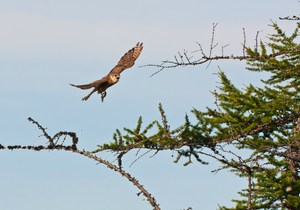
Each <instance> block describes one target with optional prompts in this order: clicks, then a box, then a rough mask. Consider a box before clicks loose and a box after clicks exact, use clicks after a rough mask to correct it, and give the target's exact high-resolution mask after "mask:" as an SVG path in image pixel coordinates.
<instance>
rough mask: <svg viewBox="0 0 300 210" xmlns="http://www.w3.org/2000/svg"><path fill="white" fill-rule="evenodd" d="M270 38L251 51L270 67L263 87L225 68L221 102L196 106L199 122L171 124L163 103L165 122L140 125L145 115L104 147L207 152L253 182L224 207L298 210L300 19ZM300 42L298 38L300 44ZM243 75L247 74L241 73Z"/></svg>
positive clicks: (190, 156) (254, 64)
mask: <svg viewBox="0 0 300 210" xmlns="http://www.w3.org/2000/svg"><path fill="white" fill-rule="evenodd" d="M271 26H272V27H273V28H274V30H275V33H274V34H272V35H270V36H269V37H268V41H267V43H264V42H260V44H259V45H257V46H256V47H255V48H254V49H252V48H250V47H249V48H246V52H247V58H249V57H250V59H248V60H247V66H248V67H247V69H248V70H250V71H256V72H257V73H258V74H259V72H267V73H269V75H270V76H269V78H268V79H266V80H263V81H262V82H263V87H255V86H253V85H251V84H250V85H248V86H245V87H244V88H242V89H239V88H237V87H236V86H235V85H234V84H232V82H231V81H230V79H229V78H228V77H227V76H226V75H225V73H224V72H222V71H220V72H219V77H220V81H221V83H220V86H219V87H218V91H214V92H213V95H214V97H215V98H216V103H215V104H216V105H215V107H213V108H207V109H206V111H200V110H196V109H193V110H192V113H193V114H194V115H195V117H196V119H197V120H196V123H191V121H190V120H189V117H188V116H186V117H185V123H184V124H183V125H182V126H180V127H179V128H176V129H173V130H172V129H171V128H170V126H169V124H168V121H167V117H166V115H165V112H164V110H163V108H162V105H161V104H160V105H159V111H160V113H161V118H162V120H161V122H158V121H153V122H152V123H150V124H149V125H147V126H146V127H145V128H144V129H142V118H140V119H139V120H138V124H137V127H136V128H135V129H128V128H125V129H124V130H125V132H126V134H124V135H123V134H121V132H120V131H119V130H117V131H116V133H115V135H114V140H115V141H114V142H112V143H109V144H104V145H99V149H98V150H97V151H95V152H98V151H103V150H112V151H114V152H117V153H119V154H122V155H123V154H125V153H127V152H129V151H130V150H132V149H141V148H142V149H147V150H154V151H157V152H159V151H162V150H174V151H176V152H177V154H178V156H177V158H176V159H175V162H178V161H179V160H180V159H182V158H186V159H187V161H186V162H185V163H184V165H188V164H190V163H191V162H192V161H193V160H196V161H199V162H200V163H203V164H206V163H207V162H206V161H204V160H203V157H204V156H205V159H206V160H207V157H210V158H212V159H215V160H217V161H219V162H221V164H222V166H221V167H220V169H217V170H216V171H218V170H221V169H229V170H230V171H232V172H233V173H235V174H236V175H237V176H240V177H245V178H247V180H248V186H247V187H245V189H244V190H242V191H241V192H239V194H240V198H241V199H235V200H233V201H234V202H235V203H236V206H235V207H233V208H226V207H220V209H236V210H239V209H243V210H244V209H289V210H296V209H300V197H299V194H300V179H299V169H300V44H299V31H298V30H299V28H300V24H297V26H296V29H295V30H294V32H293V33H292V34H291V35H290V36H288V35H286V33H285V32H284V31H282V30H281V29H280V27H279V26H278V25H277V24H276V23H272V25H271ZM297 41H298V42H297ZM241 73H242V71H241Z"/></svg>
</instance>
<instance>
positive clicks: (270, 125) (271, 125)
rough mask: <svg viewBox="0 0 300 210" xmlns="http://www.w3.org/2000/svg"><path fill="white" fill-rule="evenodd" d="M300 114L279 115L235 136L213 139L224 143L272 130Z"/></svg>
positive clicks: (293, 119) (291, 120)
mask: <svg viewBox="0 0 300 210" xmlns="http://www.w3.org/2000/svg"><path fill="white" fill-rule="evenodd" d="M299 116H300V113H294V114H292V115H286V116H284V117H281V118H279V119H277V120H275V121H273V122H270V123H265V124H262V125H259V126H257V127H256V128H254V129H252V130H251V131H249V132H244V133H241V134H238V135H236V136H232V137H230V138H225V139H215V142H216V143H217V142H226V143H230V142H232V141H233V140H238V139H241V138H244V137H246V136H251V135H255V134H258V133H260V132H263V131H264V132H269V131H271V130H273V128H274V126H276V127H278V126H283V125H285V124H287V123H291V122H294V121H295V120H297V119H298V117H299Z"/></svg>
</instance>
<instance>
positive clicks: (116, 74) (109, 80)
mask: <svg viewBox="0 0 300 210" xmlns="http://www.w3.org/2000/svg"><path fill="white" fill-rule="evenodd" d="M142 50H143V43H140V42H138V43H137V44H136V45H135V47H134V48H132V49H131V50H129V51H128V52H127V53H125V54H124V55H123V56H122V57H121V59H120V60H119V62H118V64H117V65H116V66H115V67H114V68H113V69H112V70H111V71H110V72H109V73H108V74H107V75H106V76H105V77H103V78H102V79H99V80H96V81H94V82H92V83H90V84H85V85H73V84H70V85H72V86H74V87H77V88H80V89H82V90H87V89H90V88H94V89H93V90H92V92H90V93H89V94H88V95H87V96H85V97H83V98H82V100H84V101H86V100H88V99H89V97H90V96H91V95H92V94H93V93H94V92H98V93H100V94H101V101H102V102H103V100H104V97H105V96H106V89H107V88H109V87H110V86H112V85H114V84H116V83H117V82H118V81H119V79H120V74H121V73H122V71H124V70H125V69H128V68H130V67H132V66H133V65H134V62H135V61H136V59H137V58H138V57H139V55H140V54H141V52H142Z"/></svg>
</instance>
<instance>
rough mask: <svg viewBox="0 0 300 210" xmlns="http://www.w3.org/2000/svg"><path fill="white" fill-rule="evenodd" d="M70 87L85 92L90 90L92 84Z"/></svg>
mask: <svg viewBox="0 0 300 210" xmlns="http://www.w3.org/2000/svg"><path fill="white" fill-rule="evenodd" d="M70 85H71V86H74V87H77V88H80V89H82V90H87V89H90V88H92V87H93V86H92V84H91V83H90V84H85V85H73V84H70Z"/></svg>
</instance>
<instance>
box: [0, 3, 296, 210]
mask: <svg viewBox="0 0 300 210" xmlns="http://www.w3.org/2000/svg"><path fill="white" fill-rule="evenodd" d="M298 11H299V3H297V1H296V0H295V1H292V0H290V1H282V0H264V1H258V0H256V1H240V0H228V1H221V0H213V1H211V0H207V1H199V0H198V1H196V0H191V1H178V0H172V1H171V0H165V1H161V0H160V1H159V0H152V1H138V0H128V1H115V0H113V1H99V0H97V1H96V0H89V1H83V0H72V1H71V0H51V1H49V0H48V1H45V0H44V1H43V0H27V1H21V0H10V1H4V0H0V97H1V103H0V116H1V117H0V131H1V132H0V143H1V144H4V145H8V144H24V145H27V144H44V139H43V138H40V137H39V135H40V132H39V131H38V130H37V128H36V127H35V126H33V125H31V124H30V123H29V122H28V121H27V120H26V119H27V117H32V118H34V119H36V120H37V121H39V122H40V123H41V124H42V125H44V126H45V127H47V128H48V131H49V133H51V134H54V133H56V132H58V131H61V130H67V131H74V132H76V133H77V134H78V137H79V138H80V140H79V146H80V148H83V149H88V150H92V149H95V148H96V145H97V144H101V143H104V142H108V141H110V140H111V137H112V134H113V132H114V131H115V129H116V128H123V127H131V128H132V127H134V126H135V125H136V121H137V119H138V117H139V116H140V115H142V116H143V117H144V122H145V123H149V122H150V121H152V120H154V119H158V118H159V113H158V109H157V106H158V103H159V102H162V103H163V106H164V107H165V111H166V113H167V115H168V119H169V122H170V123H171V125H172V126H174V127H177V126H179V125H180V124H182V123H183V121H184V115H185V113H189V111H190V110H191V109H192V108H193V107H195V108H198V109H204V108H205V107H206V106H211V105H212V104H213V98H212V95H211V94H210V92H209V91H211V90H214V89H215V86H216V85H217V84H218V83H217V81H218V78H217V76H216V75H215V74H214V73H216V72H217V71H218V69H217V66H218V65H219V66H220V68H221V69H222V70H224V71H225V72H226V73H227V74H228V75H229V77H230V79H232V81H233V82H234V83H236V84H238V85H243V84H249V83H250V82H251V83H255V84H258V81H259V79H260V75H259V74H256V73H249V72H245V71H244V70H243V67H244V64H243V63H242V62H238V61H236V62H219V63H213V64H212V65H210V67H209V68H208V69H205V67H206V65H204V66H197V67H188V68H177V69H172V70H171V69H170V70H165V71H163V72H161V73H159V74H157V75H156V76H154V77H151V78H150V77H149V76H150V75H151V74H152V73H154V72H155V71H156V69H155V68H138V66H141V65H145V64H150V63H156V64H158V63H160V61H161V60H165V59H172V58H173V55H174V54H176V53H177V52H178V51H181V50H183V49H186V50H189V51H193V50H196V49H197V45H196V41H197V42H200V43H202V44H203V47H204V48H205V49H208V47H209V42H210V36H211V28H212V23H216V22H217V23H218V24H219V25H218V27H217V31H216V41H217V42H218V43H219V44H220V45H225V44H230V46H229V47H227V48H226V51H225V52H228V54H232V53H234V54H238V53H241V52H242V50H241V43H242V41H243V34H242V28H246V32H247V40H248V43H249V44H251V43H252V44H253V40H254V38H255V34H256V31H261V36H262V37H263V36H266V35H267V34H268V33H270V31H271V30H270V28H269V27H268V24H270V20H271V19H272V20H275V21H277V20H278V17H279V16H287V15H294V14H297V12H298ZM283 24H286V22H281V25H283ZM288 25H290V23H289V24H288ZM138 41H143V42H144V50H143V53H142V54H141V56H140V58H139V59H138V61H137V62H136V65H135V66H134V67H133V68H132V69H130V70H128V71H125V72H124V73H123V74H122V78H121V80H120V82H119V83H118V84H117V85H115V86H113V87H111V88H110V89H109V90H108V95H107V97H106V98H105V102H104V103H101V102H100V100H99V95H93V96H92V97H91V98H90V100H89V101H87V102H82V101H81V98H82V97H83V96H84V95H86V94H87V92H84V91H80V90H78V89H75V88H73V87H71V86H69V85H68V84H69V83H85V82H90V81H92V80H94V79H97V78H100V77H102V76H103V75H105V74H106V73H107V72H108V71H109V70H110V68H112V67H113V66H114V65H115V64H116V62H117V61H118V59H119V58H120V56H122V55H123V53H125V52H126V51H127V50H129V49H130V48H131V47H133V46H134V45H135V44H136V42H138ZM216 53H220V51H218V50H217V51H216ZM171 155H172V154H170V153H168V152H166V153H161V154H158V155H157V156H155V157H153V158H149V156H146V157H144V158H143V159H141V160H140V161H138V162H137V163H136V164H135V165H133V166H132V167H130V168H128V166H129V164H130V163H131V162H132V161H133V160H135V156H134V154H132V155H129V156H128V157H126V164H127V166H126V164H125V169H126V170H128V171H129V172H130V173H131V174H132V175H133V176H135V177H136V178H137V179H139V180H140V182H141V183H142V184H144V185H145V187H146V188H147V189H148V190H149V191H150V192H151V193H152V194H153V195H154V196H155V197H156V199H157V201H158V203H160V204H161V208H162V209H166V210H173V209H183V208H187V207H189V206H190V207H193V209H195V210H197V209H208V210H210V209H216V208H217V207H218V204H220V205H222V204H226V205H232V204H231V202H230V200H231V199H233V198H236V197H237V195H236V192H237V191H238V190H240V189H241V188H243V187H245V185H244V184H245V181H244V180H242V179H239V178H237V177H235V176H234V175H232V174H230V173H229V172H225V171H224V172H220V173H218V174H216V175H214V174H211V173H210V170H212V169H215V168H216V167H217V166H218V165H217V164H216V163H213V164H211V165H209V166H202V165H200V164H198V163H196V162H195V163H194V164H191V165H190V166H188V167H183V166H182V164H174V163H173V162H172V161H173V158H172V157H171ZM103 156H104V157H108V158H109V157H110V156H109V155H108V154H107V153H105V154H103ZM205 159H206V160H209V159H207V158H205ZM0 163H1V175H0V178H1V190H0V201H1V202H0V209H1V210H19V209H24V210H26V209H30V210H40V209H43V210H52V209H53V210H54V209H55V210H66V209H72V210H83V209H96V208H97V209H107V210H117V209H130V210H140V209H151V207H150V206H149V204H148V203H147V202H146V201H144V200H143V199H144V198H142V197H137V196H136V193H137V190H136V188H135V187H133V186H132V185H131V184H130V183H128V182H127V181H126V179H124V178H122V177H121V176H120V175H119V174H115V173H113V172H112V171H110V170H109V169H107V168H106V167H103V166H99V165H96V164H95V163H94V162H92V161H91V160H87V159H85V158H83V157H79V156H77V155H75V154H71V153H65V152H53V151H52V152H32V151H13V152H9V151H1V152H0Z"/></svg>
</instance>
